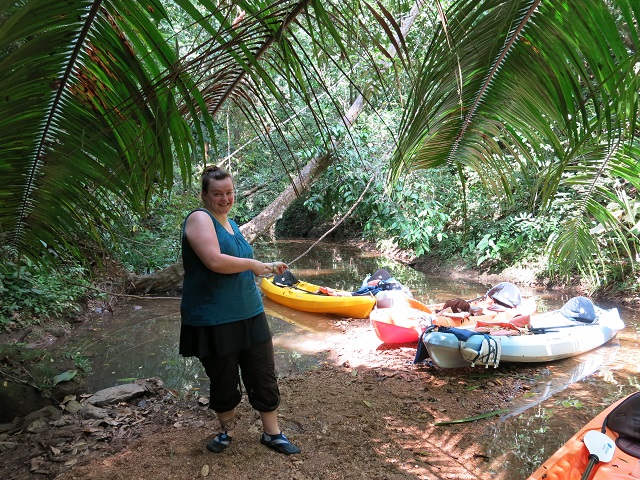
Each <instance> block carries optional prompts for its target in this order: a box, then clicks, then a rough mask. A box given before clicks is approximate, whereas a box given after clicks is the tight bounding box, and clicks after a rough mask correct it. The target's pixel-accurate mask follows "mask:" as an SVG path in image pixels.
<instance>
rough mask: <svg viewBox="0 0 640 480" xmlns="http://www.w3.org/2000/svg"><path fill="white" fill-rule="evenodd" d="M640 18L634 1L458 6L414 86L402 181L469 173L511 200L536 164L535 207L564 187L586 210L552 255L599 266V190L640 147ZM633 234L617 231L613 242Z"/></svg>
mask: <svg viewBox="0 0 640 480" xmlns="http://www.w3.org/2000/svg"><path fill="white" fill-rule="evenodd" d="M639 14H640V8H639V7H638V5H637V4H636V2H632V1H627V0H619V1H613V2H608V1H603V0H572V1H568V2H567V1H559V0H557V1H554V0H552V1H548V2H538V1H535V0H515V1H502V0H483V1H480V2H476V1H461V2H456V3H455V4H454V5H453V6H452V7H451V9H450V10H449V11H448V12H447V14H446V15H447V19H446V23H444V26H443V27H442V28H441V29H440V31H439V32H438V34H437V35H435V36H434V39H433V41H432V43H431V44H430V45H429V47H428V49H427V51H426V54H425V59H424V62H423V64H422V66H421V68H420V71H419V74H418V75H416V77H415V78H416V82H415V85H414V86H413V89H412V103H411V104H410V105H409V106H408V108H407V110H406V112H405V115H404V117H403V121H402V125H401V128H400V133H399V139H400V140H399V145H398V149H397V152H396V154H395V156H394V158H393V160H392V176H393V178H394V179H397V178H398V177H399V176H400V175H402V174H403V172H406V171H410V170H413V169H421V168H431V167H434V166H438V165H442V164H445V163H451V164H460V165H463V166H465V167H467V168H471V169H473V170H475V171H477V172H478V173H479V174H480V176H481V178H483V179H485V181H486V184H487V186H488V187H489V188H491V189H493V190H494V191H495V192H496V194H497V195H499V196H501V197H504V198H509V197H510V191H511V190H512V189H514V188H521V186H520V184H519V183H518V182H517V181H516V176H521V175H522V173H523V172H524V170H523V169H522V168H520V167H522V166H525V165H526V168H527V169H529V170H530V169H531V167H532V166H535V170H536V174H535V177H537V178H535V177H534V178H531V182H532V183H530V185H532V186H533V187H534V188H536V189H537V191H536V192H535V194H534V195H533V197H534V198H536V199H537V202H538V203H537V205H536V206H535V208H536V209H537V208H544V207H546V206H549V205H551V204H552V203H553V202H554V199H555V197H556V192H558V190H559V189H569V190H572V191H575V192H576V195H574V196H573V198H574V200H573V201H577V202H578V204H577V205H578V208H577V209H576V212H579V214H578V215H577V216H576V217H574V218H572V219H570V220H569V221H568V222H567V224H566V225H565V227H564V228H565V229H564V230H563V231H562V232H560V234H559V235H558V236H557V238H556V239H555V241H556V242H558V244H557V245H555V246H554V247H553V248H552V256H554V257H557V258H567V259H569V260H571V261H570V262H564V265H565V266H567V267H569V268H570V267H571V266H572V265H576V263H574V262H577V264H580V265H582V267H584V268H587V267H586V265H587V263H589V264H590V265H593V261H594V258H595V253H594V250H593V249H594V248H596V247H597V242H594V241H593V240H589V238H588V235H587V232H588V231H589V228H588V225H590V223H592V222H593V221H594V219H600V220H603V221H604V220H605V219H607V218H609V217H607V215H606V213H605V211H606V204H603V202H602V198H601V196H600V195H599V194H598V192H599V191H600V190H599V189H600V186H601V185H602V183H603V182H604V181H606V180H608V179H611V178H617V177H615V176H616V175H619V174H620V172H624V171H626V170H625V169H628V168H629V167H630V163H629V160H630V158H629V157H627V155H628V154H629V152H630V151H631V149H625V148H617V145H618V144H621V143H622V144H625V143H626V144H628V145H636V144H637V141H638V140H637V137H636V132H635V129H636V125H637V112H638V92H639V87H640V84H639V83H638V82H639V80H638V71H637V70H638V67H637V65H638V61H639V60H640V56H639V51H638V47H639V46H640V43H639V42H638V38H639V35H638V25H639V23H640V22H639V20H640V17H638V15H639ZM620 18H621V19H623V20H622V21H617V20H619V19H620ZM621 25H622V28H621ZM445 27H446V28H445ZM549 149H550V150H551V154H550V153H549V152H548V150H549ZM520 159H524V160H520ZM631 161H633V160H631ZM636 161H637V160H636ZM621 165H625V167H621ZM515 166H518V167H519V168H514V167H515ZM575 169H581V170H580V175H574V174H571V173H570V172H572V171H574V170H575ZM632 170H633V172H634V173H635V174H637V169H635V168H633V169H632ZM461 171H464V170H461ZM524 173H526V172H524ZM621 178H624V179H625V180H626V181H631V180H630V177H629V176H628V175H626V176H625V177H621ZM569 179H571V180H570V181H569ZM533 182H536V183H537V186H536V183H533ZM578 186H579V187H580V189H579V190H580V191H577V190H576V188H578ZM609 220H611V219H609ZM606 223H607V226H608V228H612V227H613V226H614V224H615V222H611V221H607V222H606ZM624 236H625V233H624V228H622V227H621V226H620V225H619V224H618V225H617V232H616V234H615V237H616V238H617V240H618V241H620V240H621V238H623V237H624ZM627 238H628V237H627ZM576 248H580V249H581V250H580V251H576V250H575V249H576ZM625 251H626V253H627V254H630V253H631V250H630V249H629V248H628V247H622V252H625ZM584 262H587V263H584ZM589 268H590V267H589ZM592 270H593V269H592V268H590V271H592Z"/></svg>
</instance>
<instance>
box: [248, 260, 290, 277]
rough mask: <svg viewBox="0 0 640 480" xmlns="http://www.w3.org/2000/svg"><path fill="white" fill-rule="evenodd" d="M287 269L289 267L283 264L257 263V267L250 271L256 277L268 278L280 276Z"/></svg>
mask: <svg viewBox="0 0 640 480" xmlns="http://www.w3.org/2000/svg"><path fill="white" fill-rule="evenodd" d="M287 268H289V267H287V264H286V263H284V262H270V263H262V262H258V267H257V268H255V269H251V270H252V271H253V273H254V274H255V275H257V276H258V277H269V276H271V275H282V274H283V273H284V271H285V270H286V269H287Z"/></svg>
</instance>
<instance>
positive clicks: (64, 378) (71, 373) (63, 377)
mask: <svg viewBox="0 0 640 480" xmlns="http://www.w3.org/2000/svg"><path fill="white" fill-rule="evenodd" d="M76 373H78V371H77V370H67V371H66V372H62V373H61V374H59V375H56V376H55V377H53V386H54V387H55V386H56V385H57V384H59V383H61V382H68V381H69V380H71V379H72V378H73V377H75V376H76Z"/></svg>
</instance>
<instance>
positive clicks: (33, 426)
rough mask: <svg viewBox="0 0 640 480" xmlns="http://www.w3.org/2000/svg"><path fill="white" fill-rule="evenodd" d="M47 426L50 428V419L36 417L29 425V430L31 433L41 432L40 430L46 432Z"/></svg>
mask: <svg viewBox="0 0 640 480" xmlns="http://www.w3.org/2000/svg"><path fill="white" fill-rule="evenodd" d="M47 428H49V422H48V421H46V420H45V419H44V418H36V419H35V420H34V421H33V422H31V423H30V424H29V426H28V427H27V432H29V433H40V432H44V431H45V430H46V429H47Z"/></svg>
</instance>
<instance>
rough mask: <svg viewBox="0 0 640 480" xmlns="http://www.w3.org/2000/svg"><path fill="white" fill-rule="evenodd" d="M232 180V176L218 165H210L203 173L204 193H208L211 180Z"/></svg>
mask: <svg viewBox="0 0 640 480" xmlns="http://www.w3.org/2000/svg"><path fill="white" fill-rule="evenodd" d="M225 178H231V174H230V173H229V172H227V171H226V170H223V169H222V168H220V167H218V166H217V165H209V166H208V167H206V168H205V169H204V171H203V172H202V192H203V193H207V191H208V190H209V182H211V180H224V179H225Z"/></svg>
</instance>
